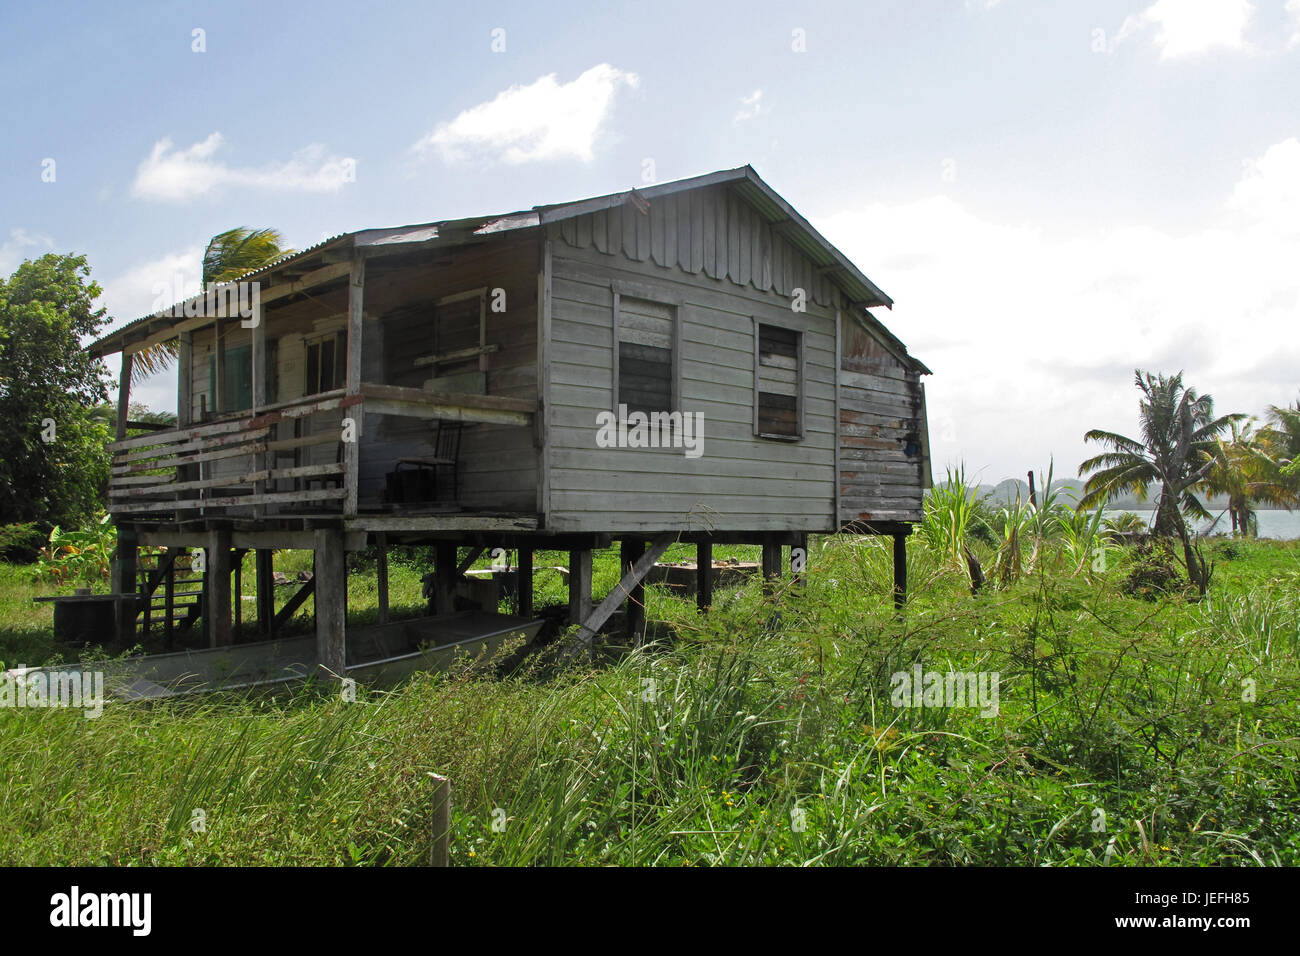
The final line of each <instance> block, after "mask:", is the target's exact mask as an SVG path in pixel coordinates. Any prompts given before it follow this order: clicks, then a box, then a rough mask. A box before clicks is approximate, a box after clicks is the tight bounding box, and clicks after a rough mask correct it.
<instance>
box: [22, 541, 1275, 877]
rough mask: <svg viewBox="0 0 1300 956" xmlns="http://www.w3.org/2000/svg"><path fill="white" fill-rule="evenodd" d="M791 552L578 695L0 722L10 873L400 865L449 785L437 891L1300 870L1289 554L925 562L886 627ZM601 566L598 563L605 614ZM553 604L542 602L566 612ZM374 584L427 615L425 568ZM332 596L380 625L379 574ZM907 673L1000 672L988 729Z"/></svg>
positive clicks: (330, 701) (1260, 550)
mask: <svg viewBox="0 0 1300 956" xmlns="http://www.w3.org/2000/svg"><path fill="white" fill-rule="evenodd" d="M810 550H811V554H810V556H809V570H808V574H807V575H806V577H805V579H804V586H803V587H802V588H797V587H795V586H794V585H793V584H791V583H790V582H788V581H787V582H785V583H783V584H782V585H781V586H780V589H779V593H777V594H776V595H774V596H772V597H770V598H767V597H765V596H764V595H763V593H762V589H761V588H760V587H759V586H758V584H757V583H754V584H749V585H746V586H744V587H740V588H736V589H731V590H726V591H722V592H719V593H718V595H717V596H716V603H715V607H714V608H713V610H712V611H711V612H710V613H709V614H707V615H700V614H699V613H698V612H697V611H696V610H695V607H694V605H693V603H689V602H686V601H682V600H679V599H677V598H674V597H672V596H670V595H668V594H666V593H664V592H662V591H659V590H658V589H655V588H651V589H650V590H649V592H648V594H649V596H648V598H647V605H648V606H647V613H648V617H649V619H650V621H651V626H652V631H653V634H654V635H655V637H656V638H657V640H656V642H655V643H654V644H652V645H651V646H648V647H647V648H645V649H644V650H642V651H638V652H633V653H627V654H621V655H617V656H616V655H613V654H611V655H608V656H607V658H606V659H604V660H602V661H599V662H597V663H595V664H591V665H584V666H582V667H580V668H567V669H561V668H559V667H558V666H556V665H555V664H554V662H553V660H552V659H551V655H547V654H542V655H539V656H537V657H534V658H532V659H530V660H529V661H528V663H527V665H526V667H525V669H524V670H522V671H519V672H516V673H514V674H511V675H508V676H497V677H493V676H487V675H484V674H482V673H481V672H461V673H453V674H445V675H439V676H432V675H425V676H420V677H418V678H416V679H414V680H412V681H411V682H409V683H408V684H406V685H403V686H402V687H401V688H399V689H397V690H395V691H393V692H390V693H367V692H365V691H364V690H363V691H362V692H361V693H360V695H359V696H358V699H357V700H356V701H355V702H352V703H349V702H346V701H344V700H340V699H338V698H337V697H336V696H334V695H332V694H327V693H324V692H313V691H312V690H305V691H303V692H301V693H299V694H297V695H296V696H294V697H292V698H286V697H280V698H275V699H263V700H241V699H228V698H227V699H221V698H212V699H208V700H205V701H203V702H197V703H196V702H190V703H183V704H162V705H155V706H152V707H143V706H135V705H120V704H116V705H115V704H111V703H110V704H109V705H108V706H107V707H106V708H105V711H104V714H103V716H102V717H100V718H98V719H86V718H84V717H83V716H82V715H81V714H80V712H78V711H69V710H12V709H10V710H0V740H2V741H3V746H0V816H3V819H4V820H5V821H6V822H7V826H6V827H4V828H3V831H0V862H3V863H6V864H288V863H292V864H322V865H338V864H345V865H346V864H387V865H393V864H396V865H405V864H419V863H421V862H423V861H425V860H426V859H427V857H428V854H429V850H430V843H431V834H430V829H431V825H430V824H431V806H430V803H431V790H432V785H431V781H430V774H434V773H438V774H444V775H446V776H448V777H450V778H451V781H452V786H453V789H454V796H453V801H454V807H455V809H454V815H453V840H452V847H451V854H452V861H453V863H455V864H458V865H480V864H483V865H493V864H495V865H502V864H534V863H564V864H605V863H618V864H658V865H671V866H679V865H717V864H782V865H810V864H969V863H978V864H1003V863H1005V864H1017V865H1035V866H1037V865H1044V864H1057V865H1061V864H1082V865H1107V864H1109V865H1117V864H1128V865H1133V864H1142V865H1180V864H1181V865H1188V864H1193V865H1197V864H1217V865H1240V864H1244V865H1257V864H1262V865H1278V864H1280V865H1296V864H1300V827H1298V826H1297V822H1298V819H1297V818H1298V815H1300V806H1298V802H1300V798H1297V784H1298V783H1300V779H1298V778H1300V704H1298V703H1297V701H1298V697H1297V690H1300V549H1297V547H1296V544H1295V543H1294V542H1283V543H1278V542H1249V543H1235V542H1234V543H1227V542H1224V543H1220V544H1217V545H1211V546H1209V548H1208V551H1209V553H1210V554H1211V555H1212V556H1213V557H1214V558H1215V560H1216V562H1217V568H1216V572H1215V579H1214V587H1213V590H1212V592H1211V595H1210V598H1209V599H1208V600H1207V601H1204V602H1189V601H1186V600H1184V599H1181V598H1163V599H1161V600H1158V601H1148V600H1140V599H1135V598H1130V597H1127V596H1124V595H1123V594H1122V593H1121V590H1120V588H1119V582H1120V581H1122V580H1123V578H1124V576H1125V575H1126V573H1127V571H1128V562H1129V561H1130V560H1131V557H1130V556H1128V555H1127V554H1125V553H1124V552H1123V551H1120V550H1117V551H1116V552H1115V556H1114V560H1112V561H1110V562H1109V563H1108V565H1109V566H1108V568H1107V570H1106V571H1105V572H1104V573H1102V574H1094V573H1092V571H1091V570H1090V569H1086V568H1085V569H1084V570H1081V571H1072V568H1074V567H1076V565H1075V564H1072V563H1069V562H1067V561H1066V560H1065V559H1064V558H1063V557H1062V556H1060V555H1044V556H1042V558H1041V560H1040V562H1039V564H1038V565H1037V567H1036V568H1035V570H1034V572H1033V573H1031V574H1027V575H1026V576H1024V577H1022V578H1021V579H1020V580H1019V581H1018V582H1016V583H1014V584H1011V585H1009V586H1008V587H1006V588H1004V589H1000V590H988V591H986V592H983V593H981V594H980V595H978V596H975V597H972V596H971V594H970V592H969V588H968V582H967V579H966V577H965V575H964V573H963V572H962V571H960V570H958V569H956V568H953V567H949V566H945V565H944V564H943V563H942V561H941V559H940V558H939V557H938V556H937V554H936V553H935V552H934V551H932V550H931V549H930V548H928V547H927V546H926V545H925V544H924V542H923V541H922V540H921V539H920V538H916V539H913V541H912V543H911V545H910V547H909V573H910V577H911V581H912V600H911V602H910V604H909V606H908V608H907V612H906V614H905V615H903V616H896V615H895V614H894V613H893V609H892V606H891V603H890V597H889V595H890V587H891V575H890V558H889V550H888V539H883V540H880V541H877V540H873V539H868V538H852V537H847V536H840V537H835V538H824V539H814V543H813V545H812V547H811V549H810ZM735 553H740V552H739V551H737V552H735ZM681 556H685V549H683V553H682V555H681ZM743 556H748V555H743ZM552 558H554V559H556V560H552ZM304 560H305V556H303V555H295V554H285V555H282V556H281V557H280V558H278V559H277V567H279V568H281V569H283V570H293V569H294V567H295V565H294V563H293V562H295V561H298V562H302V561H304ZM548 563H563V558H562V556H560V555H554V556H546V555H539V556H538V564H539V565H540V564H548ZM1067 565H1068V566H1067ZM303 566H305V565H303ZM616 567H617V566H616V558H615V556H614V554H613V553H612V552H608V553H603V554H602V555H601V556H600V558H599V560H598V562H597V573H596V578H597V585H596V589H597V593H604V591H605V590H607V589H608V588H609V587H610V586H611V585H612V583H613V581H614V577H615V574H616ZM28 576H29V571H28V570H27V569H24V568H15V567H0V617H2V618H3V622H4V623H3V629H2V630H0V658H3V660H4V661H5V662H6V664H8V665H12V664H14V663H18V662H20V661H21V662H23V663H27V664H36V663H43V662H44V661H46V660H48V659H50V658H51V656H52V655H53V654H54V650H53V647H52V645H51V644H50V636H49V629H50V611H49V606H48V605H32V604H31V602H30V600H29V598H30V597H31V595H33V594H36V593H46V592H47V591H48V588H47V587H40V586H36V585H33V584H31V583H30V581H29V579H28ZM551 577H553V578H554V580H549V579H548V578H546V577H540V578H539V597H538V600H539V604H543V603H548V602H553V603H561V602H563V600H564V590H563V586H562V583H561V581H560V580H559V578H558V576H556V575H552V576H551ZM245 581H246V586H249V587H251V582H252V575H251V573H249V574H247V575H246V576H245ZM393 590H394V602H395V603H398V604H402V605H405V606H406V608H407V609H408V610H409V611H411V612H412V613H415V612H418V610H419V606H420V600H419V570H418V569H417V568H416V567H413V566H410V565H406V564H398V565H395V566H394V569H393ZM250 593H251V592H250ZM349 599H350V606H351V608H352V611H353V613H354V614H355V615H356V616H357V618H358V619H359V620H364V619H365V618H366V615H367V614H369V613H373V611H372V609H373V604H374V576H373V573H372V572H371V571H370V570H368V569H364V568H363V569H359V570H358V571H357V572H356V573H354V574H351V575H350V577H349ZM246 605H247V606H249V607H251V602H246ZM303 614H304V616H303V617H300V618H299V624H300V626H309V614H310V603H308V605H307V607H306V608H305V609H304V612H303ZM915 664H920V665H922V667H923V668H924V670H926V671H930V670H937V671H941V672H947V671H949V670H954V671H973V672H981V673H984V674H986V675H987V674H990V673H992V672H996V673H997V675H998V679H999V699H998V712H997V715H996V716H981V711H980V710H979V709H976V708H973V707H934V706H930V707H905V706H903V707H900V706H895V704H896V701H895V700H891V675H893V674H895V673H898V672H906V671H909V670H910V669H911V668H912V667H913V666H914V665H915Z"/></svg>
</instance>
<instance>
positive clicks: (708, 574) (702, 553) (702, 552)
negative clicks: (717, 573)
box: [695, 540, 713, 611]
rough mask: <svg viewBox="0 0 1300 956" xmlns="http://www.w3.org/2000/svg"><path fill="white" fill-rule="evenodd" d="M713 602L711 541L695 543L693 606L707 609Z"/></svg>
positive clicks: (703, 609) (702, 609)
mask: <svg viewBox="0 0 1300 956" xmlns="http://www.w3.org/2000/svg"><path fill="white" fill-rule="evenodd" d="M712 604H713V542H712V541H703V540H701V541H700V542H699V543H698V544H696V545H695V606H696V607H698V608H699V609H700V610H701V611H707V610H708V609H709V608H710V607H711V606H712Z"/></svg>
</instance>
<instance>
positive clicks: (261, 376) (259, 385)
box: [241, 297, 268, 415]
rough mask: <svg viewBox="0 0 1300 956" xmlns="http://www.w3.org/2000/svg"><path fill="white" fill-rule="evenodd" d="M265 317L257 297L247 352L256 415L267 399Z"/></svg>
mask: <svg viewBox="0 0 1300 956" xmlns="http://www.w3.org/2000/svg"><path fill="white" fill-rule="evenodd" d="M265 318H266V316H265V309H263V307H262V303H261V301H260V297H259V301H258V303H257V308H255V309H254V310H253V317H252V322H253V325H252V329H251V337H252V348H250V349H249V352H250V353H251V354H250V356H249V361H250V362H251V363H252V366H253V370H252V376H253V377H252V383H253V389H252V391H253V394H252V401H253V414H254V415H256V414H257V412H258V410H259V409H261V408H262V406H263V405H265V404H266V403H267V401H268V399H267V394H266V377H267V376H266V322H265V321H264V319H265ZM241 324H242V323H241Z"/></svg>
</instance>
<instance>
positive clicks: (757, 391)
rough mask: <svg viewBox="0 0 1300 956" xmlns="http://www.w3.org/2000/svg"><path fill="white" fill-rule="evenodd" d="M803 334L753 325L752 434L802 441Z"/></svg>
mask: <svg viewBox="0 0 1300 956" xmlns="http://www.w3.org/2000/svg"><path fill="white" fill-rule="evenodd" d="M803 378H804V373H803V333H802V332H799V331H796V330H795V329H787V328H784V327H782V326H779V325H768V324H767V323H765V322H759V321H757V320H755V322H754V434H755V435H758V436H760V437H762V438H780V439H785V440H787V441H789V440H798V439H800V438H803Z"/></svg>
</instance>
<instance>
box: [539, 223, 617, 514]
mask: <svg viewBox="0 0 1300 956" xmlns="http://www.w3.org/2000/svg"><path fill="white" fill-rule="evenodd" d="M593 219H594V220H595V221H596V222H595V225H596V227H597V228H599V229H602V230H603V225H602V224H601V223H602V220H603V214H601V213H596V214H595V215H594V216H593ZM600 235H601V233H599V232H598V233H597V239H599V237H600ZM539 258H540V259H541V263H540V266H539V269H538V275H537V368H538V370H539V378H538V383H537V398H538V403H539V406H540V413H539V414H538V416H537V429H536V437H537V447H538V455H537V505H536V510H537V513H538V514H540V515H544V514H546V512H547V511H548V510H550V501H551V460H550V456H551V402H552V398H551V296H552V290H551V242H550V240H549V239H546V238H543V239H542V240H541V247H540V249H539Z"/></svg>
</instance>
